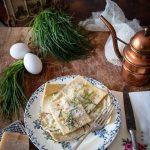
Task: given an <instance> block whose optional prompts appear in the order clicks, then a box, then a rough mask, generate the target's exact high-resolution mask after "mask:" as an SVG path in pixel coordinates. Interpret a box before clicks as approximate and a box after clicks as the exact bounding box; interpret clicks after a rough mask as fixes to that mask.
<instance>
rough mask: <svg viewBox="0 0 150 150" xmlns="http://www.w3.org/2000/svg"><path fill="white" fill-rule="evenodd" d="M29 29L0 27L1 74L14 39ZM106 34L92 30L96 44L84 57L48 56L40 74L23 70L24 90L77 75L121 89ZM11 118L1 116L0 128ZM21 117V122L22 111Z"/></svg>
mask: <svg viewBox="0 0 150 150" xmlns="http://www.w3.org/2000/svg"><path fill="white" fill-rule="evenodd" d="M28 30H29V28H27V27H15V28H0V73H2V71H3V70H4V69H5V68H6V67H7V66H8V65H9V64H11V63H12V62H13V61H15V60H14V59H13V58H12V57H11V56H10V55H9V49H10V46H11V45H12V44H14V43H15V42H17V41H24V40H25V38H26V37H27V34H28ZM108 36H109V32H96V33H91V38H92V42H93V43H94V44H95V45H96V48H95V49H94V50H93V52H92V54H91V55H90V56H89V57H88V58H86V59H84V60H75V61H71V62H68V63H61V62H59V61H57V60H56V59H54V58H53V57H52V56H48V57H47V58H46V59H45V60H44V61H43V66H44V68H43V71H42V73H40V74H39V75H31V74H29V73H27V72H26V73H25V83H24V89H25V94H26V95H27V97H28V98H29V97H30V96H31V94H32V93H33V92H34V91H35V90H36V89H37V88H38V87H39V86H40V85H41V84H43V83H45V82H46V81H48V80H50V79H53V78H55V77H58V76H64V75H71V74H80V75H83V76H88V77H92V78H94V79H96V80H98V81H101V82H102V83H104V84H105V85H106V86H107V87H108V88H109V89H111V90H116V91H122V89H123V86H124V85H125V82H124V81H123V79H122V77H121V67H119V66H114V65H113V64H111V63H109V62H108V61H107V60H106V59H105V55H104V45H105V42H106V40H107V38H108ZM137 90H150V85H147V86H144V87H131V91H137ZM14 120H15V118H13V117H12V119H11V120H7V119H6V120H4V121H2V119H1V116H0V128H3V127H5V126H6V125H8V124H10V123H11V122H13V121H14ZM20 120H22V121H23V112H22V114H21V117H20Z"/></svg>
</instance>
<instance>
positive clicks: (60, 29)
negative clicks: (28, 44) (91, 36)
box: [31, 8, 91, 61]
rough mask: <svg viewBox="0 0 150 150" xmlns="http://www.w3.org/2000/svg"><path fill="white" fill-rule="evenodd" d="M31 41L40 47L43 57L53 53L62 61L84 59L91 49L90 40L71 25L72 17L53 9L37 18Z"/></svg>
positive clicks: (34, 22) (45, 11)
mask: <svg viewBox="0 0 150 150" xmlns="http://www.w3.org/2000/svg"><path fill="white" fill-rule="evenodd" d="M31 40H32V43H34V44H35V45H37V46H39V48H40V54H41V55H42V56H43V57H44V56H46V55H47V54H49V53H51V54H52V55H53V56H54V57H56V58H57V59H58V60H61V61H69V60H74V59H78V58H82V57H84V56H86V55H87V54H88V53H89V51H90V48H91V46H90V44H89V43H90V42H89V40H88V39H86V38H85V37H84V36H83V35H82V34H81V33H79V30H78V29H77V27H75V26H74V25H73V24H72V23H71V17H69V16H67V15H66V14H65V13H63V12H62V11H61V10H55V9H53V8H49V9H46V10H43V11H42V12H40V13H39V15H37V16H36V17H35V19H34V21H33V25H32V36H31Z"/></svg>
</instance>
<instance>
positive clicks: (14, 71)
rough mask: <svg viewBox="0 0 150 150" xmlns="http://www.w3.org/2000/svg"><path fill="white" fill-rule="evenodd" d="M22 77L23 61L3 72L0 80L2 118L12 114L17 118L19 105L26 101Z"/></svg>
mask: <svg viewBox="0 0 150 150" xmlns="http://www.w3.org/2000/svg"><path fill="white" fill-rule="evenodd" d="M23 75H24V65H23V60H18V61H17V62H15V63H13V64H11V65H10V66H9V67H8V68H7V69H6V70H4V72H3V74H2V76H1V78H0V104H1V110H2V115H3V116H4V117H10V116H12V114H13V113H15V115H16V116H17V114H18V113H17V112H18V110H19V108H20V107H21V104H24V102H25V101H26V97H25V95H24V93H23V89H22V83H23ZM20 99H22V100H23V101H22V103H20Z"/></svg>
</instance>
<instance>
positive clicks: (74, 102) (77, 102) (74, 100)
mask: <svg viewBox="0 0 150 150" xmlns="http://www.w3.org/2000/svg"><path fill="white" fill-rule="evenodd" d="M70 102H71V103H72V104H73V106H74V107H77V106H78V105H79V100H78V99H77V97H74V98H73V99H72V100H71V101H70Z"/></svg>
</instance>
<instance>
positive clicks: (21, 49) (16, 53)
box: [10, 43, 30, 59]
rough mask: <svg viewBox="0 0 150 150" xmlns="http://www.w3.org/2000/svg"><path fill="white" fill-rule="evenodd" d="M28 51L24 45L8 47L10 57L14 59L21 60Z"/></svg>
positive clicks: (18, 44)
mask: <svg viewBox="0 0 150 150" xmlns="http://www.w3.org/2000/svg"><path fill="white" fill-rule="evenodd" d="M29 52H30V49H29V47H28V46H27V44H25V43H16V44H14V45H12V46H11V47H10V55H11V56H12V57H13V58H15V59H23V57H24V55H25V54H27V53H29Z"/></svg>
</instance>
